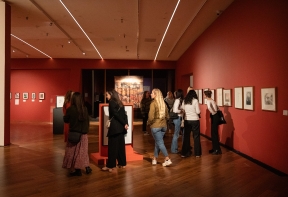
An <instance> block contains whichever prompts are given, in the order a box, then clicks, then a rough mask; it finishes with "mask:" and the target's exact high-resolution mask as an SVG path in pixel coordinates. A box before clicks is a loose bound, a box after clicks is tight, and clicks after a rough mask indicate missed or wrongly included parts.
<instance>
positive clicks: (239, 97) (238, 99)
mask: <svg viewBox="0 0 288 197" xmlns="http://www.w3.org/2000/svg"><path fill="white" fill-rule="evenodd" d="M234 99H235V101H234V103H235V108H238V109H243V88H242V87H236V88H234Z"/></svg>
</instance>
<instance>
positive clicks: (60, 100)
mask: <svg viewBox="0 0 288 197" xmlns="http://www.w3.org/2000/svg"><path fill="white" fill-rule="evenodd" d="M64 101H65V96H56V108H58V107H63V104H64Z"/></svg>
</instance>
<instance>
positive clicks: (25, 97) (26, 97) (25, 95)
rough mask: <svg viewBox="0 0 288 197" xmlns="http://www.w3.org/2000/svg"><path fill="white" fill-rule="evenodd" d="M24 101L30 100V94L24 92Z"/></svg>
mask: <svg viewBox="0 0 288 197" xmlns="http://www.w3.org/2000/svg"><path fill="white" fill-rule="evenodd" d="M23 99H24V100H27V99H28V92H23Z"/></svg>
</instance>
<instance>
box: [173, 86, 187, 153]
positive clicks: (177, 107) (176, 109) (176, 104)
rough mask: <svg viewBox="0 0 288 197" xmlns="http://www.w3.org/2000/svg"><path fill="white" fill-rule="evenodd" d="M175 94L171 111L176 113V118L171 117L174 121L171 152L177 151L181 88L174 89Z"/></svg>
mask: <svg viewBox="0 0 288 197" xmlns="http://www.w3.org/2000/svg"><path fill="white" fill-rule="evenodd" d="M174 95H175V101H174V104H173V112H174V113H177V114H178V118H177V119H173V123H174V126H175V127H174V128H175V129H174V135H173V139H172V144H171V153H178V138H179V132H180V129H181V121H182V114H183V112H182V109H181V105H182V101H183V97H184V96H183V90H181V89H178V90H177V91H175V93H174Z"/></svg>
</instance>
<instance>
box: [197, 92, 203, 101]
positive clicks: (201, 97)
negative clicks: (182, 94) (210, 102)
mask: <svg viewBox="0 0 288 197" xmlns="http://www.w3.org/2000/svg"><path fill="white" fill-rule="evenodd" d="M198 101H199V104H203V93H202V89H200V90H198Z"/></svg>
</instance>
